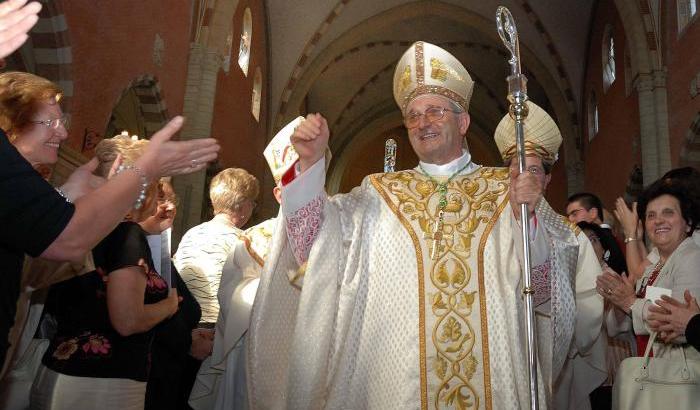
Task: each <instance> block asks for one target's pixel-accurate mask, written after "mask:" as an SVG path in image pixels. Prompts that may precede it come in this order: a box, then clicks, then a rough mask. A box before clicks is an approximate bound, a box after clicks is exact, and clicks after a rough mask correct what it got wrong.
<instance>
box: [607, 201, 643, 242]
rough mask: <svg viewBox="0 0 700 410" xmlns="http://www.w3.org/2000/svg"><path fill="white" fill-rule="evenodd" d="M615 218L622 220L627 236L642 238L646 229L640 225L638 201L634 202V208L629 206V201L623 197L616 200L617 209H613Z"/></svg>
mask: <svg viewBox="0 0 700 410" xmlns="http://www.w3.org/2000/svg"><path fill="white" fill-rule="evenodd" d="M613 213H614V214H615V218H617V220H618V221H620V224H621V225H622V230H623V231H624V233H625V237H626V238H635V239H638V240H640V239H642V237H643V235H644V230H643V229H642V226H641V225H640V221H639V215H637V203H636V202H633V203H632V209H630V208H628V207H627V203H626V202H625V200H624V199H622V198H617V200H615V209H614V210H613Z"/></svg>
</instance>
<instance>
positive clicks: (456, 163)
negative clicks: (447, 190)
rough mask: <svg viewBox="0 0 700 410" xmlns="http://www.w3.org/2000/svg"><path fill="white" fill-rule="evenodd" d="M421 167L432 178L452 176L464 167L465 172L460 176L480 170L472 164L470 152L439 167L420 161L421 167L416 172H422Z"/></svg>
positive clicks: (464, 152) (465, 151)
mask: <svg viewBox="0 0 700 410" xmlns="http://www.w3.org/2000/svg"><path fill="white" fill-rule="evenodd" d="M420 167H423V169H424V170H425V172H427V173H428V174H429V175H430V176H440V175H443V176H450V175H452V174H454V173H455V172H457V171H458V170H460V169H461V168H462V167H464V170H462V172H460V174H469V173H472V172H474V170H476V169H477V168H479V165H476V164H475V163H473V162H472V156H471V154H470V153H469V151H467V150H462V156H460V157H459V158H457V159H454V160H452V161H450V162H448V163H447V164H443V165H437V164H429V163H427V162H423V161H420V166H419V167H416V168H415V169H416V171H419V172H420Z"/></svg>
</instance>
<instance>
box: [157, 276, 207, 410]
mask: <svg viewBox="0 0 700 410" xmlns="http://www.w3.org/2000/svg"><path fill="white" fill-rule="evenodd" d="M171 272H172V277H173V280H174V281H175V284H176V287H177V294H178V295H179V296H181V297H182V302H181V303H180V309H179V310H178V311H177V313H175V314H174V315H173V317H171V318H170V319H166V320H164V321H163V322H161V323H160V324H159V325H158V326H156V328H155V331H156V334H155V339H154V340H153V348H152V349H151V359H152V366H151V373H150V374H149V376H148V384H147V385H146V407H145V408H146V409H147V410H155V409H168V410H178V409H189V408H190V407H189V405H188V404H187V401H188V400H189V397H190V391H191V390H192V385H193V384H194V380H195V377H196V376H197V371H198V370H199V365H200V361H199V360H197V359H195V358H194V357H192V356H190V348H191V346H192V329H194V328H195V327H197V324H198V323H199V319H200V317H201V316H202V311H201V309H200V308H199V303H197V300H196V299H195V298H194V297H193V296H192V294H191V293H190V291H189V289H187V286H186V285H185V282H184V281H183V280H182V278H181V277H180V274H179V273H178V272H177V269H175V266H172V268H171Z"/></svg>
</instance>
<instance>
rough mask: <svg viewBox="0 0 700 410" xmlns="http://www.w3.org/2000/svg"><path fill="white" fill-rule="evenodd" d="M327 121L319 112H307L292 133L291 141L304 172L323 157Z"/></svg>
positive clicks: (326, 140) (328, 132)
mask: <svg viewBox="0 0 700 410" xmlns="http://www.w3.org/2000/svg"><path fill="white" fill-rule="evenodd" d="M329 136H330V131H329V130H328V122H326V119H325V118H323V116H322V115H321V114H309V115H307V116H306V119H305V120H304V121H302V122H301V123H300V124H299V125H298V126H297V127H296V128H295V129H294V134H292V137H291V142H292V145H293V146H294V149H295V150H296V152H297V154H299V165H301V171H302V172H304V171H306V170H307V169H309V168H311V166H312V165H314V164H315V163H316V162H318V160H319V159H321V158H323V155H324V153H325V152H326V147H328V137H329Z"/></svg>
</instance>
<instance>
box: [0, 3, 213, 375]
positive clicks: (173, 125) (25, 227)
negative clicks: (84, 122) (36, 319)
mask: <svg viewBox="0 0 700 410" xmlns="http://www.w3.org/2000/svg"><path fill="white" fill-rule="evenodd" d="M7 3H9V2H7ZM15 3H16V2H15ZM4 5H5V3H2V6H4ZM0 8H2V7H1V6H0ZM60 103H61V90H60V89H59V88H58V86H56V85H55V84H52V83H51V82H50V81H48V80H46V79H44V78H41V77H38V76H36V75H33V74H29V73H20V72H5V73H2V74H0V128H1V130H0V226H2V229H0V254H2V255H3V275H2V278H1V279H0V290H1V292H0V302H2V303H3V306H4V307H5V309H0V363H2V362H3V358H4V356H5V351H6V350H7V348H8V342H7V339H8V337H7V336H8V333H9V329H10V327H11V326H12V323H13V321H14V316H15V306H16V300H17V298H18V296H19V293H20V277H21V272H22V264H23V260H24V257H25V254H28V255H30V256H33V257H38V256H40V257H42V258H44V259H49V260H54V261H76V262H81V261H83V259H84V256H85V254H86V253H87V252H89V251H90V249H92V248H93V247H94V246H95V245H96V244H97V243H98V242H99V241H100V240H102V238H104V237H105V236H106V235H107V234H108V233H109V232H111V231H112V230H113V229H114V227H115V226H117V224H118V223H119V222H120V221H121V220H122V219H123V218H124V215H125V214H126V213H127V212H128V210H129V209H130V208H131V207H132V206H133V205H134V204H135V203H136V202H137V201H138V200H139V198H140V197H141V196H142V195H143V194H144V191H143V189H144V186H145V185H146V184H147V183H150V182H152V181H154V180H156V179H157V178H158V177H160V176H163V175H174V174H184V173H190V172H194V171H199V170H202V169H204V167H205V166H206V163H207V162H209V161H212V160H214V159H215V158H216V156H217V152H218V150H219V146H218V144H216V141H215V140H214V139H197V140H190V141H177V142H176V141H171V138H172V136H173V135H174V134H175V133H176V132H177V131H178V130H179V129H180V128H181V127H182V123H183V118H181V117H177V118H175V119H173V120H172V121H171V122H170V123H168V124H167V125H166V126H165V127H163V129H161V130H160V131H158V132H157V133H155V134H154V135H153V136H152V137H151V143H150V144H149V146H148V148H146V150H145V151H144V153H143V155H142V156H141V157H140V158H139V159H138V160H137V161H136V162H134V163H133V164H131V167H130V168H125V169H123V171H122V172H120V173H119V174H118V175H117V176H115V177H114V178H112V179H111V180H110V181H109V182H108V183H106V184H104V185H102V186H101V187H99V188H97V189H95V188H94V186H91V184H90V182H91V181H93V180H94V176H93V175H92V171H94V169H95V168H96V167H97V161H96V160H93V161H91V162H89V163H88V164H86V165H85V166H83V167H80V168H78V170H76V171H75V172H74V173H73V175H72V176H71V178H70V179H69V182H71V184H72V185H71V186H72V187H73V188H75V187H76V186H78V187H79V189H73V188H71V189H64V191H66V192H65V195H63V196H65V198H64V197H63V196H62V195H61V194H60V193H59V192H57V191H56V190H54V188H53V187H52V186H51V185H50V184H49V183H48V182H46V181H45V180H44V179H43V178H42V177H41V175H40V174H39V173H38V172H37V171H36V170H35V167H36V166H38V165H41V164H52V163H55V162H56V161H57V159H58V152H59V148H60V146H61V144H62V143H64V141H65V140H66V138H67V136H68V131H67V130H66V125H67V124H66V119H65V116H64V114H63V112H62V110H61V105H60ZM5 367H7V366H5Z"/></svg>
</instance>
